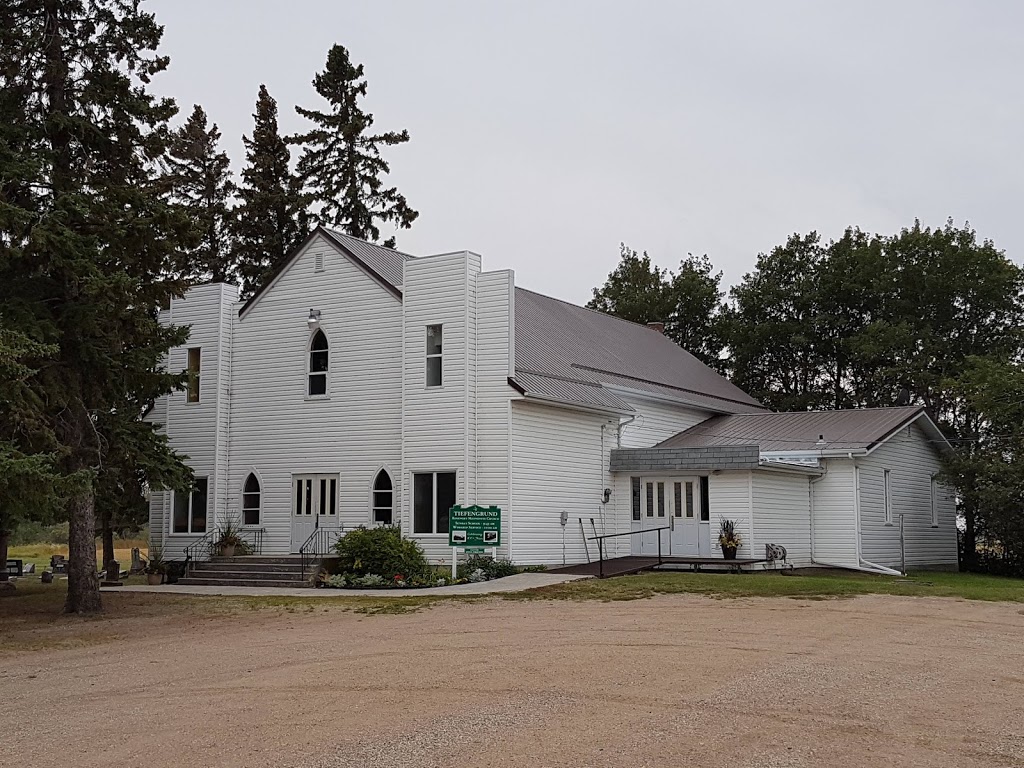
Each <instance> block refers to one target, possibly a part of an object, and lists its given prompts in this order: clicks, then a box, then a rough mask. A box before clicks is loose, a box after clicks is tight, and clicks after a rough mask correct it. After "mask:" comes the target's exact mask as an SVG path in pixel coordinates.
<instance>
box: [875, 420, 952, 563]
mask: <svg viewBox="0 0 1024 768" xmlns="http://www.w3.org/2000/svg"><path fill="white" fill-rule="evenodd" d="M857 466H858V467H859V469H860V535H861V553H862V555H863V557H864V559H865V560H868V561H870V562H873V563H877V564H878V565H885V566H888V567H890V568H899V567H900V527H899V521H900V515H903V519H904V540H905V543H906V554H907V566H908V567H911V568H920V567H929V566H944V567H949V566H955V565H956V564H957V544H956V504H955V502H954V500H953V498H952V497H951V496H950V495H949V494H948V492H946V491H945V490H938V492H937V493H936V503H937V504H938V511H939V525H938V527H937V528H933V527H932V498H931V493H932V490H931V484H932V476H933V475H935V474H937V473H938V472H939V471H940V469H941V463H940V460H939V454H938V451H937V450H936V449H935V448H934V447H932V445H931V444H930V443H929V442H928V437H927V435H926V434H925V433H924V431H923V430H922V429H921V428H920V427H919V426H917V425H916V424H911V425H910V426H909V427H908V428H906V429H903V430H901V431H900V432H899V433H898V434H896V435H894V436H893V437H891V438H889V440H887V441H886V442H885V443H884V444H883V445H881V446H879V447H878V448H876V449H875V450H874V451H873V452H872V453H871V454H870V455H868V456H866V457H864V458H860V459H857ZM887 469H888V470H890V471H891V473H892V474H891V475H890V480H891V491H892V493H891V495H892V507H893V509H892V511H893V524H892V525H886V524H885V491H884V480H883V476H884V472H885V470H887Z"/></svg>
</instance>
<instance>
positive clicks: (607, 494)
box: [601, 488, 612, 504]
mask: <svg viewBox="0 0 1024 768" xmlns="http://www.w3.org/2000/svg"><path fill="white" fill-rule="evenodd" d="M611 497H612V489H611V488H605V489H604V498H602V499H601V503H602V504H607V503H608V500H609V499H610V498H611Z"/></svg>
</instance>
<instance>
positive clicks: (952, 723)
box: [0, 595, 1024, 768]
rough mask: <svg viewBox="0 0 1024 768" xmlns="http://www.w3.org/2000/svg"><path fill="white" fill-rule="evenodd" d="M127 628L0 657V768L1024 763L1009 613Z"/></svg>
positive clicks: (224, 621) (256, 622) (1023, 648)
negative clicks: (120, 637) (87, 641)
mask: <svg viewBox="0 0 1024 768" xmlns="http://www.w3.org/2000/svg"><path fill="white" fill-rule="evenodd" d="M153 599H154V600H156V599H160V598H159V597H156V596H154V598H153ZM132 632H133V635H134V638H133V639H132V640H131V641H129V642H123V641H122V642H117V643H113V642H106V643H100V644H97V645H92V646H89V647H83V648H72V649H66V650H48V651H25V652H19V653H15V654H8V655H6V656H3V657H0V701H3V702H4V711H3V713H2V714H0V722H2V732H3V738H2V739H0V765H4V766H7V765H10V766H38V767H39V768H43V767H46V766H55V767H56V766H60V767H61V768H66V766H69V765H74V766H77V768H89V767H91V766H113V765H121V766H127V765H146V766H147V767H148V768H157V767H158V766H182V765H191V766H199V765H215V766H247V767H251V766H318V767H325V766H331V767H333V766H339V767H340V766H369V767H374V766H381V767H384V766H388V767H389V768H400V767H402V766H438V767H440V766H460V768H465V766H673V765H675V766H685V765H701V766H740V767H743V766H750V767H752V768H753V767H755V766H757V767H763V768H797V767H803V766H808V767H810V766H876V765H877V766H886V768H891V767H892V766H943V767H947V766H1020V765H1022V764H1024V643H1022V642H1021V638H1022V637H1024V608H1022V606H1021V605H1020V604H1007V603H981V602H968V601H959V600H951V599H937V598H900V597H888V596H870V597H858V598H854V599H848V600H827V601H812V600H791V599H780V598H775V599H760V598H758V599H736V600H714V599H709V598H702V597H695V596H688V595H674V596H664V597H658V598H654V599H649V600H638V601H632V602H596V601H587V602H569V601H558V602H539V601H537V602H531V601H523V602H520V601H508V600H499V599H491V600H487V601H481V602H473V603H459V604H442V605H440V606H438V607H433V608H430V609H427V610H422V611H419V612H417V613H412V614H406V615H360V614H357V613H352V612H342V611H340V610H335V609H332V608H330V607H321V606H319V605H318V606H316V607H315V608H313V609H310V610H309V611H308V612H307V611H306V609H305V608H302V609H301V610H299V611H298V612H296V613H286V612H279V613H273V614H267V613H261V612H252V613H249V614H245V613H243V614H240V615H235V616H217V617H212V618H211V617H202V618H194V617H193V618H190V619H188V620H185V621H183V622H182V623H181V624H180V625H179V624H176V623H175V622H173V621H167V620H166V618H162V619H161V620H159V621H157V620H153V621H147V620H145V619H143V620H140V621H139V622H138V624H137V626H135V627H134V628H133V630H132Z"/></svg>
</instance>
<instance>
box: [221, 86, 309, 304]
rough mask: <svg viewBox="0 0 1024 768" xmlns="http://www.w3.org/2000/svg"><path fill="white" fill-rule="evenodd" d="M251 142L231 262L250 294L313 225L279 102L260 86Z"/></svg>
mask: <svg viewBox="0 0 1024 768" xmlns="http://www.w3.org/2000/svg"><path fill="white" fill-rule="evenodd" d="M253 121H254V125H253V130H252V138H249V137H247V136H243V137H242V142H243V143H244V144H245V152H246V163H247V164H246V167H245V169H244V170H243V171H242V183H241V184H240V185H239V188H238V199H239V201H240V202H239V205H238V207H237V208H236V209H235V212H234V225H233V239H234V250H233V253H232V261H233V263H234V267H235V270H236V273H237V276H238V278H239V282H240V283H241V287H242V297H243V298H247V297H249V296H251V295H252V294H253V293H254V292H255V291H256V289H257V288H259V287H260V286H261V285H262V284H263V283H264V282H265V281H266V279H267V278H268V276H269V275H271V274H272V273H273V272H274V271H276V270H277V269H278V267H280V265H281V264H283V263H284V260H285V258H286V257H287V256H288V254H289V252H290V251H291V249H292V248H293V247H294V246H295V245H297V244H298V242H299V240H301V239H302V235H303V233H304V232H305V230H306V227H307V226H308V221H307V218H308V217H307V215H306V204H307V200H306V199H305V197H304V196H303V194H302V190H301V187H300V185H299V183H298V179H297V178H296V177H295V176H293V175H292V173H291V171H290V169H289V161H290V160H291V152H290V151H289V150H288V145H287V143H286V142H285V140H284V139H283V138H282V136H281V134H280V133H279V132H278V129H277V102H276V101H274V99H273V98H272V97H271V96H270V94H269V93H268V92H267V86H265V85H261V86H260V93H259V96H258V97H257V99H256V112H255V113H253Z"/></svg>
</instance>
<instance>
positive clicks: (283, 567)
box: [178, 555, 315, 588]
mask: <svg viewBox="0 0 1024 768" xmlns="http://www.w3.org/2000/svg"><path fill="white" fill-rule="evenodd" d="M314 564H315V563H309V565H310V566H312V565H314ZM310 572H312V568H310ZM178 583H179V584H183V585H186V586H203V585H205V586H210V587H293V588H294V587H306V586H311V584H310V582H309V580H308V579H306V578H304V576H303V573H302V559H301V558H300V557H299V556H298V555H279V556H273V555H269V556H264V555H243V556H241V557H214V558H212V559H210V560H208V561H206V562H202V563H195V564H194V565H193V566H192V567H191V568H190V570H189V573H188V575H187V576H185V577H184V578H181V579H178Z"/></svg>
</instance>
